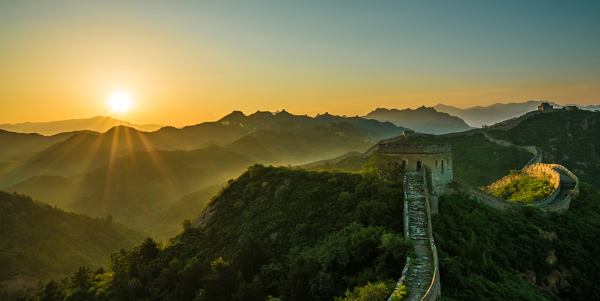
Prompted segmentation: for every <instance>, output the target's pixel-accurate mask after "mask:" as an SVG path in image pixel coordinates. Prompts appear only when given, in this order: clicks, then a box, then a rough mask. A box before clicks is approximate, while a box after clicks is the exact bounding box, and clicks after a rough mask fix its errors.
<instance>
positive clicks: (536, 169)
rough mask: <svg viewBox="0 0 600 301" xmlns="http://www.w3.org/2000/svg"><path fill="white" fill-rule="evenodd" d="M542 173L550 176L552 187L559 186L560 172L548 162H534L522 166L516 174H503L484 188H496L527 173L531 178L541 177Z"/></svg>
mask: <svg viewBox="0 0 600 301" xmlns="http://www.w3.org/2000/svg"><path fill="white" fill-rule="evenodd" d="M544 174H546V175H548V176H550V183H551V184H552V185H553V186H554V189H558V188H560V174H559V173H558V172H557V171H556V170H554V168H552V166H551V165H549V164H544V163H535V164H531V165H528V166H526V167H524V168H523V169H521V171H520V173H518V174H514V175H508V176H505V177H503V178H502V179H500V180H498V181H496V182H494V183H492V184H490V185H488V186H486V190H493V189H498V188H500V187H502V186H504V185H506V184H508V183H510V182H512V181H514V180H517V179H520V178H522V177H525V176H527V175H528V176H531V177H533V178H540V177H543V176H544Z"/></svg>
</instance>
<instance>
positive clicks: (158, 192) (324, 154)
mask: <svg viewBox="0 0 600 301" xmlns="http://www.w3.org/2000/svg"><path fill="white" fill-rule="evenodd" d="M371 145H372V143H371V142H366V141H364V140H362V139H351V138H348V137H344V136H341V135H339V134H336V133H332V132H330V131H329V129H328V128H327V127H312V128H309V129H306V130H302V131H294V132H282V131H281V132H280V131H278V132H275V131H265V130H260V131H257V132H254V133H251V134H249V135H247V136H244V137H242V138H241V139H239V140H237V141H235V142H233V143H230V144H226V145H224V146H216V145H212V146H209V147H205V148H201V149H196V150H191V151H159V150H156V151H137V152H131V153H128V154H125V155H122V156H120V157H117V158H115V159H113V160H112V161H110V163H109V164H106V165H104V166H101V167H98V168H96V169H94V170H92V171H88V172H85V173H81V174H75V175H72V176H70V177H62V176H56V175H39V176H34V177H32V178H30V179H27V180H25V181H22V182H19V183H15V184H11V185H8V186H4V188H5V189H7V190H8V191H18V192H21V193H27V194H30V195H32V196H35V197H36V198H38V199H40V200H42V201H45V202H48V203H51V204H57V205H59V206H61V207H64V208H66V209H68V210H73V211H75V212H81V213H86V214H89V215H91V216H106V215H108V214H110V215H113V216H114V217H115V219H116V220H118V221H121V222H123V223H125V224H127V225H129V226H131V227H134V228H135V229H144V230H147V229H150V230H151V231H153V232H152V233H154V234H157V235H158V236H160V237H165V236H168V235H172V234H173V233H172V232H165V231H163V230H162V229H161V228H160V227H154V226H156V223H157V222H156V220H155V218H158V219H159V220H160V221H161V222H162V221H163V220H164V219H161V218H159V217H156V214H158V212H159V211H161V210H163V209H166V208H167V207H169V206H171V204H173V203H174V202H176V201H177V200H179V199H181V198H182V197H183V196H185V195H186V194H188V193H192V192H194V191H198V190H201V189H204V188H206V187H208V186H212V185H220V184H222V183H226V182H227V181H228V180H230V179H232V178H236V177H237V176H238V175H239V174H240V173H241V172H243V171H244V170H246V168H247V167H248V166H250V165H252V164H255V163H264V164H274V165H280V164H284V165H287V164H298V163H306V162H310V161H313V160H319V159H322V158H329V157H331V156H339V155H341V154H344V153H346V152H348V151H353V150H358V151H365V150H367V149H368V148H369V147H370V146H371ZM75 158H76V157H75V156H71V157H70V158H67V157H65V160H66V161H61V162H73V165H76V164H75V163H76V161H75V160H74V159H75ZM0 188H1V187H0ZM209 198H210V196H208V197H207V198H204V199H203V200H202V201H204V202H206V200H208V199H209ZM185 214H187V215H179V217H190V216H189V212H186V213H185ZM176 224H179V222H176ZM168 226H169V227H170V226H172V224H169V225H168ZM165 227H167V225H165ZM155 229H156V231H157V232H154V231H155Z"/></svg>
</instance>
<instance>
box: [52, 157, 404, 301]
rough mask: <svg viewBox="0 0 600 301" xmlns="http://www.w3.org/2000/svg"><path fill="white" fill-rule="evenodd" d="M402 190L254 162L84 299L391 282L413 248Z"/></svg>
mask: <svg viewBox="0 0 600 301" xmlns="http://www.w3.org/2000/svg"><path fill="white" fill-rule="evenodd" d="M402 195H403V193H402V189H401V188H399V187H398V186H397V185H391V184H389V183H384V182H380V181H377V180H376V179H374V178H369V177H363V176H361V175H358V174H348V173H328V172H308V171H306V170H302V169H290V168H283V167H280V168H275V167H263V166H253V167H251V168H249V170H248V171H247V172H245V173H244V174H243V175H241V176H240V177H239V178H238V179H236V180H234V181H232V182H231V183H229V184H228V186H227V187H226V188H225V189H224V190H223V191H222V192H220V193H219V194H218V195H217V196H216V197H215V198H214V199H213V200H212V201H211V203H210V205H209V207H208V209H206V211H205V213H206V214H205V215H204V217H201V218H199V219H198V220H196V221H194V223H192V224H191V227H187V228H186V229H185V231H183V232H182V233H180V234H179V235H178V236H176V237H174V238H173V239H172V240H171V241H170V243H169V244H168V246H166V247H165V248H164V249H163V250H160V251H159V252H158V255H157V256H152V257H149V256H148V255H145V254H151V252H144V253H141V250H148V249H151V248H149V247H148V246H147V245H142V246H140V247H139V248H137V250H134V251H132V252H130V253H125V254H122V255H120V256H118V257H115V258H114V262H115V265H113V267H114V271H115V273H114V274H105V275H104V276H103V277H102V279H104V280H105V282H104V283H102V282H101V281H92V282H88V283H87V284H86V285H87V286H86V289H85V290H82V292H81V295H80V297H81V299H83V300H86V299H89V298H90V297H91V295H92V294H95V297H94V298H96V300H108V299H110V298H114V296H116V295H119V294H121V293H122V292H130V291H131V292H134V293H132V294H129V293H128V294H125V295H121V296H123V298H122V299H123V300H142V299H144V298H147V299H148V300H169V299H173V300H193V299H194V298H196V297H198V296H201V297H198V300H249V301H251V300H260V301H264V300H266V299H267V296H268V295H271V296H273V297H278V298H281V299H282V300H317V299H319V300H333V297H334V296H343V295H344V293H345V292H346V290H347V289H351V288H353V287H355V286H364V285H366V284H367V283H368V282H372V283H374V282H377V281H379V280H383V281H385V280H389V283H390V284H391V286H392V287H393V285H394V283H395V281H396V279H397V278H398V277H399V275H400V273H401V270H402V267H403V266H404V262H405V260H406V255H407V254H408V253H407V252H408V251H409V250H410V248H411V243H409V242H407V241H405V240H404V239H402V237H401V236H402V222H401V218H398V216H401V215H402ZM187 225H189V222H188V223H187ZM138 254H139V255H138ZM138 260H141V261H142V262H143V263H142V264H141V265H137V264H134V262H139V261H138ZM134 278H135V279H134ZM392 287H390V288H389V289H390V292H391V289H392ZM64 289H65V288H64V287H63V288H62V290H59V291H61V292H63V293H67V292H68V291H69V290H71V289H72V288H66V291H65V290H64ZM101 289H102V290H101ZM88 294H89V295H88Z"/></svg>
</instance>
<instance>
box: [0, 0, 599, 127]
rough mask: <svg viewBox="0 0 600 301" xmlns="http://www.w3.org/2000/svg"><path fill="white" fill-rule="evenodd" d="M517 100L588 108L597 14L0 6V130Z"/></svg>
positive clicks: (230, 5) (389, 4)
mask: <svg viewBox="0 0 600 301" xmlns="http://www.w3.org/2000/svg"><path fill="white" fill-rule="evenodd" d="M115 93H126V94H128V95H130V96H131V98H132V101H133V105H132V107H131V109H130V110H129V111H128V112H126V113H119V112H115V111H113V110H111V108H110V106H109V99H110V97H111V95H113V94H115ZM528 100H548V101H552V102H555V103H558V104H572V103H576V104H579V105H598V104H600V2H599V1H576V2H575V1H548V0H544V1H486V0H478V1H458V0H457V1H408V0H407V1H352V0H344V1H312V0H307V1H282V0H277V1H275V0H273V1H268V0H253V1H242V0H240V1H225V0H220V1H181V0H171V1H152V0H140V1H125V0H119V1H113V0H103V1H85V0H71V1H66V0H54V1H46V0H43V1H35V0H30V1H19V0H0V123H18V122H26V121H33V122H41V121H52V120H62V119H73V118H87V117H93V116H99V115H110V116H113V117H117V118H121V119H126V120H128V121H131V122H135V123H155V124H162V125H173V126H184V125H190V124H197V123H201V122H204V121H214V120H217V119H219V118H220V117H222V116H224V115H226V114H228V113H230V112H231V111H234V110H238V111H242V112H244V113H246V114H251V113H253V112H256V111H257V110H260V111H267V110H268V111H276V110H282V109H286V110H287V111H289V112H291V113H293V114H308V115H310V116H314V115H316V114H317V113H321V114H322V113H324V112H329V113H331V114H336V115H348V116H355V115H360V116H363V115H366V114H367V113H369V112H370V111H372V110H374V109H376V108H379V107H384V108H398V109H404V108H413V109H414V108H416V107H419V106H422V105H425V106H434V105H436V104H438V103H443V104H446V105H451V106H456V107H460V108H466V107H472V106H477V105H480V106H487V105H491V104H494V103H509V102H524V101H528Z"/></svg>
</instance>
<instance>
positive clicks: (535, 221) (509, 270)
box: [433, 183, 600, 300]
mask: <svg viewBox="0 0 600 301" xmlns="http://www.w3.org/2000/svg"><path fill="white" fill-rule="evenodd" d="M580 189H581V194H580V195H579V197H578V198H577V199H576V200H574V201H573V202H572V203H571V207H570V208H569V210H568V211H566V212H563V213H561V214H552V215H549V216H548V215H544V214H542V213H541V212H537V210H534V209H533V208H531V209H532V210H531V211H530V212H528V213H526V214H525V215H522V214H517V213H511V212H499V211H497V210H496V209H493V208H491V207H488V206H485V205H482V204H480V203H478V202H476V201H474V200H472V199H469V198H468V196H467V195H453V196H444V197H442V198H441V199H440V202H439V204H440V207H439V212H440V214H439V215H437V216H435V217H434V218H433V231H434V236H435V241H436V244H437V247H438V252H439V256H440V272H441V275H440V279H441V281H442V291H443V294H444V300H598V299H600V288H599V287H598V285H597V279H600V261H599V260H598V259H597V256H596V253H597V242H598V241H599V240H600V234H599V232H598V231H597V229H598V227H600V191H599V190H598V189H596V188H595V187H593V186H591V185H588V184H585V183H583V184H582V185H581V187H580Z"/></svg>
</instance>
